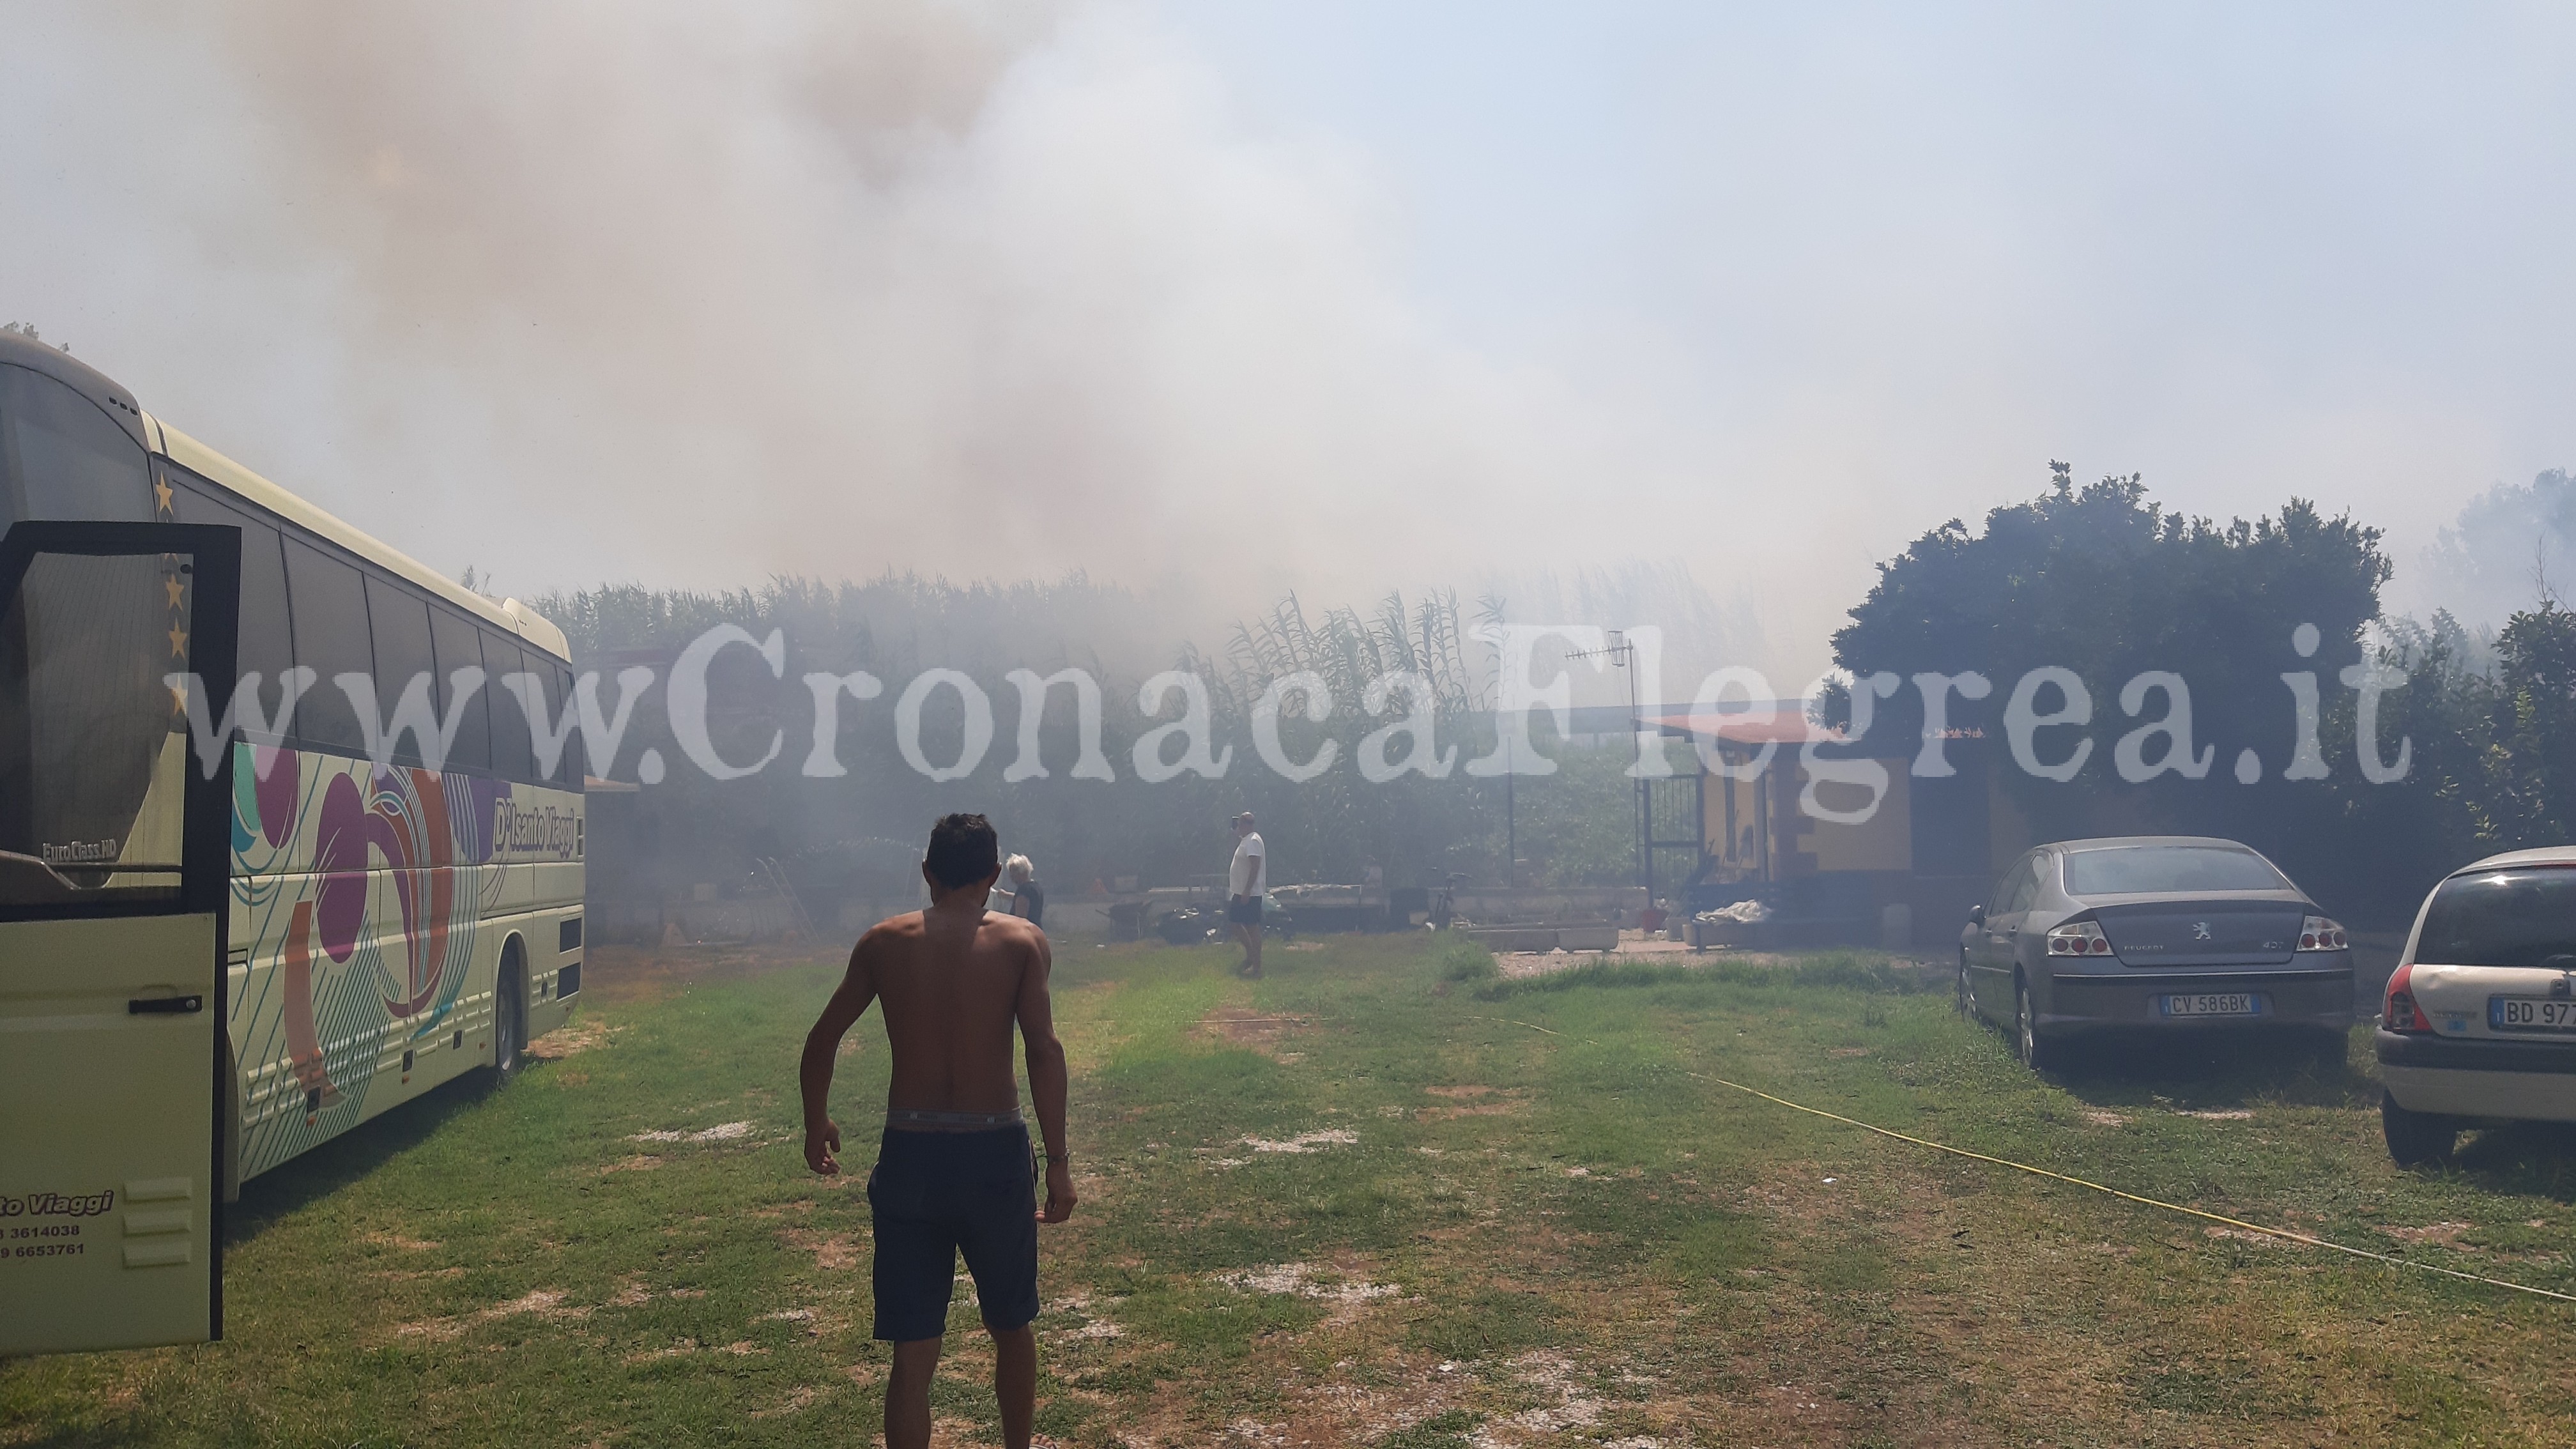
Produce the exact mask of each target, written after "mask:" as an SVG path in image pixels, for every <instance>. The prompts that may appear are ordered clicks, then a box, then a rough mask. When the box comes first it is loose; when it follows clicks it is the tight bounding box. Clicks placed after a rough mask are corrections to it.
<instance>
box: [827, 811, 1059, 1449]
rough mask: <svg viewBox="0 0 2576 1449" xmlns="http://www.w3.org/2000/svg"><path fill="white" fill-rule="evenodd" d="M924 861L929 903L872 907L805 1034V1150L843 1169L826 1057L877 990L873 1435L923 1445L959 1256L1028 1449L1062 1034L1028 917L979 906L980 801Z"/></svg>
mask: <svg viewBox="0 0 2576 1449" xmlns="http://www.w3.org/2000/svg"><path fill="white" fill-rule="evenodd" d="M921 874H922V879H923V880H925V881H926V882H928V883H929V885H930V905H929V907H928V908H927V909H924V910H919V911H915V912H913V913H911V914H910V915H903V916H896V917H894V918H892V919H890V920H886V921H881V922H879V923H878V924H877V925H876V926H874V927H873V928H871V929H870V930H869V931H868V933H867V934H866V935H864V936H861V937H860V938H859V944H858V945H857V946H856V947H854V948H853V949H852V950H851V952H850V969H849V971H848V973H847V974H846V975H844V976H843V977H842V979H841V985H840V989H839V990H837V991H835V992H833V993H832V999H831V1001H829V1002H828V1003H826V1004H825V1005H824V1007H823V1014H822V1016H821V1018H820V1019H818V1020H817V1021H816V1022H815V1023H814V1030H813V1031H812V1032H810V1033H808V1034H807V1035H806V1038H805V1055H804V1060H803V1062H802V1063H801V1064H800V1066H799V1068H798V1073H797V1075H798V1085H799V1086H800V1087H801V1088H802V1090H803V1093H804V1098H805V1161H806V1163H807V1165H809V1166H811V1167H812V1168H813V1169H814V1170H815V1171H816V1172H820V1173H824V1174H826V1175H830V1174H835V1173H838V1172H839V1171H840V1170H841V1163H840V1151H841V1127H840V1124H839V1123H837V1122H834V1121H833V1120H832V1118H831V1115H830V1104H831V1095H832V1067H833V1062H834V1059H835V1058H836V1057H837V1056H838V1055H839V1054H840V1047H841V1038H842V1036H843V1035H845V1034H846V1033H847V1032H848V1031H849V1029H850V1027H851V1026H852V1025H854V1024H855V1023H856V1022H857V1021H858V1019H859V1017H860V1016H861V1015H862V1014H864V1013H865V1012H866V1011H867V1009H868V1005H869V1003H871V1002H875V1001H883V1002H884V1003H885V1024H886V1040H887V1042H888V1043H889V1044H890V1045H891V1046H892V1047H893V1049H894V1068H893V1078H892V1080H891V1081H890V1082H889V1083H888V1085H887V1091H886V1130H885V1135H884V1137H883V1139H882V1140H881V1141H880V1143H879V1144H878V1149H877V1165H876V1169H875V1170H874V1171H873V1172H871V1173H870V1174H869V1175H868V1203H869V1207H870V1209H871V1210H872V1211H873V1213H874V1214H875V1224H876V1231H875V1245H874V1250H873V1254H872V1256H873V1258H874V1262H873V1264H872V1267H871V1275H872V1277H873V1280H874V1289H875V1296H876V1310H877V1326H876V1336H877V1337H878V1338H880V1339H885V1340H888V1341H890V1342H892V1343H893V1344H894V1371H893V1372H892V1373H891V1374H889V1375H888V1376H887V1379H886V1417H885V1429H886V1443H887V1444H888V1445H889V1446H890V1449H926V1446H927V1445H928V1444H929V1442H930V1380H931V1376H932V1374H933V1372H934V1371H935V1370H936V1369H937V1367H938V1364H939V1350H940V1340H941V1337H942V1336H943V1335H944V1334H945V1333H946V1331H947V1315H948V1305H949V1302H950V1299H951V1297H952V1290H953V1286H954V1278H955V1274H956V1270H957V1259H958V1258H959V1257H960V1256H961V1255H962V1256H963V1257H964V1258H965V1260H966V1267H967V1271H968V1272H970V1273H972V1274H973V1275H974V1278H975V1287H976V1294H977V1297H978V1299H979V1301H980V1302H981V1304H982V1312H983V1317H984V1328H985V1331H986V1332H988V1333H990V1334H991V1335H992V1336H993V1389H994V1395H995V1398H996V1400H997V1402H998V1403H999V1406H1000V1408H1001V1411H1002V1441H1003V1443H1004V1444H1005V1445H1006V1446H1009V1449H1025V1446H1026V1445H1027V1444H1028V1443H1029V1435H1030V1425H1031V1421H1032V1415H1033V1414H1034V1412H1035V1401H1036V1393H1037V1339H1036V1336H1035V1334H1034V1333H1033V1332H1032V1331H1031V1329H1030V1327H1029V1325H1030V1322H1031V1320H1033V1319H1035V1318H1036V1317H1037V1313H1038V1305H1039V1298H1038V1292H1037V1268H1038V1254H1037V1227H1036V1223H1038V1222H1048V1223H1060V1222H1063V1221H1064V1220H1065V1219H1066V1218H1068V1217H1071V1216H1072V1215H1073V1205H1074V1194H1073V1171H1072V1167H1071V1165H1070V1162H1069V1160H1068V1159H1067V1157H1066V1154H1065V1141H1064V1103H1065V1065H1064V1047H1063V1045H1062V1044H1061V1043H1059V1042H1058V1041H1057V1040H1056V1036H1055V1009H1054V1005H1053V1003H1052V1002H1051V1001H1050V1000H1049V999H1048V996H1047V973H1048V972H1049V971H1050V970H1051V969H1052V968H1053V966H1054V958H1053V956H1052V955H1051V954H1050V952H1049V951H1048V949H1047V939H1046V935H1045V933H1044V932H1042V931H1040V930H1039V929H1038V928H1037V927H1036V926H1034V925H1032V924H1030V923H1029V922H1027V921H1025V920H1022V919H1019V918H1018V917H1015V916H996V915H990V914H987V913H986V912H985V910H984V901H985V897H986V895H987V893H988V892H989V891H990V890H991V889H992V885H993V881H994V879H995V877H997V876H999V875H1000V874H1001V865H1000V862H999V860H998V859H997V858H996V855H995V842H994V832H993V827H992V824H991V822H989V821H987V820H986V819H985V818H984V817H983V816H981V815H951V816H947V817H945V818H943V819H942V820H941V821H940V822H939V824H938V825H937V826H936V827H935V828H933V829H932V831H931V835H930V850H929V853H928V855H927V856H926V857H925V858H924V860H923V861H922V870H921ZM1014 1025H1016V1026H1017V1027H1018V1028H1019V1033H1020V1039H1021V1042H1022V1043H1023V1045H1024V1047H1025V1049H1026V1053H1027V1060H1028V1071H1029V1105H1030V1106H1031V1107H1033V1108H1034V1109H1035V1110H1036V1113H1037V1119H1038V1130H1039V1132H1040V1134H1041V1136H1042V1138H1043V1140H1044V1142H1045V1144H1046V1204H1045V1206H1044V1207H1043V1208H1039V1207H1038V1206H1037V1204H1036V1203H1035V1201H1034V1198H1033V1195H1032V1193H1031V1184H1030V1181H1029V1169H1030V1166H1031V1165H1032V1164H1031V1161H1030V1158H1031V1155H1032V1154H1031V1150H1030V1143H1029V1137H1028V1132H1027V1128H1026V1126H1025V1124H1024V1123H1023V1122H1022V1121H1021V1118H1020V1095H1019V1089H1018V1086H1017V1084H1016V1083H1015V1082H1014V1081H1013V1079H1012V1075H1011V1029H1012V1027H1013V1026H1014ZM1033 1218H1034V1219H1035V1221H1034V1222H1033V1221H1032V1219H1033Z"/></svg>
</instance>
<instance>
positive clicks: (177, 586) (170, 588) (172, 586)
mask: <svg viewBox="0 0 2576 1449" xmlns="http://www.w3.org/2000/svg"><path fill="white" fill-rule="evenodd" d="M161 587H162V588H163V589H164V590H166V591H167V592H168V593H169V595H170V607H171V608H174V609H175V608H177V607H179V595H180V592H181V590H182V589H183V588H184V587H185V586H184V585H182V584H181V583H180V582H179V576H178V575H177V574H172V575H170V576H169V577H167V578H165V579H163V580H162V581H161Z"/></svg>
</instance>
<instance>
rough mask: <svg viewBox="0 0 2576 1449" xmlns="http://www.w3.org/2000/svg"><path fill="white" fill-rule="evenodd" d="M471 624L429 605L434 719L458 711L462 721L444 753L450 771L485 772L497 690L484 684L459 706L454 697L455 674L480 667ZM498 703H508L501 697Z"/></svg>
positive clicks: (496, 685)
mask: <svg viewBox="0 0 2576 1449" xmlns="http://www.w3.org/2000/svg"><path fill="white" fill-rule="evenodd" d="M475 632H476V631H475V628H474V625H473V624H472V622H471V621H469V620H467V619H466V618H464V617H463V616H462V615H460V614H458V613H457V612H456V611H454V610H453V609H442V608H439V607H437V606H436V605H432V606H431V607H430V611H429V633H430V638H431V640H432V641H433V642H434V643H435V644H436V645H437V647H438V717H439V718H440V719H445V718H447V716H448V711H450V710H458V709H461V710H463V711H464V715H465V717H464V718H463V719H461V720H458V721H457V723H456V741H455V743H454V744H452V745H450V746H449V747H448V750H447V763H448V765H449V767H450V768H462V769H468V770H488V769H490V768H492V720H491V713H490V710H491V703H492V696H493V695H494V694H496V693H499V692H500V688H501V686H500V685H499V683H497V682H496V681H493V680H489V679H487V680H485V681H483V683H482V685H481V686H480V687H479V688H477V689H476V690H475V691H474V693H473V694H472V695H470V696H467V697H465V698H464V700H463V701H462V702H461V703H460V702H459V701H458V699H457V696H456V671H458V670H460V669H465V668H468V667H471V668H475V669H480V668H482V667H483V644H482V641H481V640H479V639H477V638H475ZM502 703H503V704H504V705H506V704H508V703H509V699H508V697H507V696H503V699H502Z"/></svg>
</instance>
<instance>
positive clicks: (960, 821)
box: [922, 815, 1002, 891]
mask: <svg viewBox="0 0 2576 1449" xmlns="http://www.w3.org/2000/svg"><path fill="white" fill-rule="evenodd" d="M922 864H924V865H927V866H929V867H930V874H931V877H932V878H933V879H935V880H937V881H938V882H939V883H940V884H941V885H943V886H946V887H947V888H948V889H950V890H952V891H953V890H955V889H957V888H958V887H959V886H962V885H972V884H974V883H975V882H977V881H979V880H982V879H983V878H984V877H986V876H988V875H991V874H992V873H993V872H995V871H997V870H1000V869H1001V868H1002V855H1001V847H1000V843H999V841H998V839H997V838H996V837H995V836H994V834H993V822H992V821H990V820H987V819H985V818H984V817H983V816H981V815H942V816H940V817H939V823H938V824H936V825H934V826H932V827H930V853H929V854H927V855H925V856H923V857H922Z"/></svg>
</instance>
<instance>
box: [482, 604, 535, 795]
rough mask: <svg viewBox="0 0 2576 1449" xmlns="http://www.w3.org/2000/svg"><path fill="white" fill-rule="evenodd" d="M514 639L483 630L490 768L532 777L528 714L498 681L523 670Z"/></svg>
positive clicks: (510, 776) (517, 776)
mask: <svg viewBox="0 0 2576 1449" xmlns="http://www.w3.org/2000/svg"><path fill="white" fill-rule="evenodd" d="M527 667H528V666H527V663H526V661H524V660H523V659H521V658H520V656H519V646H518V643H517V642H516V641H515V640H510V639H504V638H502V637H501V636H500V635H498V634H495V633H491V632H490V631H488V630H487V631H485V632H484V634H483V671H484V672H485V673H486V674H489V675H491V676H492V683H491V684H490V686H489V688H490V689H491V690H492V769H493V770H494V772H495V773H497V774H499V775H500V776H501V778H502V779H504V780H534V779H535V778H536V777H537V764H536V755H535V752H534V750H533V748H532V747H531V746H530V744H529V740H528V715H527V711H526V710H525V709H523V708H521V707H520V704H519V698H518V696H517V695H515V694H512V693H511V692H510V691H509V690H508V689H506V688H504V687H503V686H502V683H501V681H502V680H503V679H504V678H507V677H508V676H510V675H513V674H517V673H519V672H521V671H522V670H524V669H526V668H527Z"/></svg>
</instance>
